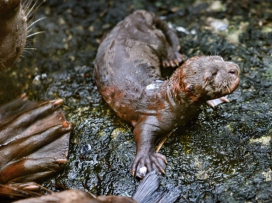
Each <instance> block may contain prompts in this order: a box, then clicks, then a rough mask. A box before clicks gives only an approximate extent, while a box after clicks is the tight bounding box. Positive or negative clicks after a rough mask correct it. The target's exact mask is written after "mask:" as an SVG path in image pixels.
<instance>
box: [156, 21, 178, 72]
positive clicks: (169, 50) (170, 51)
mask: <svg viewBox="0 0 272 203" xmlns="http://www.w3.org/2000/svg"><path fill="white" fill-rule="evenodd" d="M154 23H155V26H156V27H157V28H158V29H159V30H161V31H162V32H163V33H164V35H165V37H166V40H167V43H168V46H167V47H166V53H165V54H164V56H162V58H163V59H162V65H163V67H168V66H171V67H176V66H179V64H180V63H182V61H183V58H182V56H181V54H180V53H179V50H180V44H179V39H178V37H177V35H176V33H175V32H174V30H172V29H171V28H169V26H168V25H167V23H166V22H164V21H162V20H161V19H160V18H159V17H155V18H154Z"/></svg>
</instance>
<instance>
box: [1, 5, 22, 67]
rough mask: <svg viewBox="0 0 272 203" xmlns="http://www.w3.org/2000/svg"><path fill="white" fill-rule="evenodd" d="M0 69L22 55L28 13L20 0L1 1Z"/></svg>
mask: <svg viewBox="0 0 272 203" xmlns="http://www.w3.org/2000/svg"><path fill="white" fill-rule="evenodd" d="M0 27H1V32H0V71H1V70H5V69H7V68H8V67H10V66H12V65H13V63H14V62H15V61H16V60H17V59H18V58H19V56H20V55H21V53H22V51H23V49H24V47H25V44H26V38H27V15H26V13H25V9H23V6H22V4H21V1H20V0H9V1H2V0H1V1H0Z"/></svg>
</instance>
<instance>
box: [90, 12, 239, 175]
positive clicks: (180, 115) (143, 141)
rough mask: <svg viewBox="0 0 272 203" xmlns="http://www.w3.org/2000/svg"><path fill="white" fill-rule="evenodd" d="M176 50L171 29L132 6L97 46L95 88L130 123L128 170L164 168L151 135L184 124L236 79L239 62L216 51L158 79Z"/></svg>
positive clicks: (232, 87) (173, 59)
mask: <svg viewBox="0 0 272 203" xmlns="http://www.w3.org/2000/svg"><path fill="white" fill-rule="evenodd" d="M178 49H179V44H178V39H177V37H176V35H175V34H174V32H173V31H172V30H171V29H170V28H168V27H167V25H166V24H165V23H164V22H162V21H161V20H160V19H159V18H157V17H155V16H154V14H152V13H149V12H147V11H136V12H134V13H133V14H131V15H130V16H128V17H127V18H125V19H124V20H123V21H121V22H120V23H118V24H117V26H116V27H115V28H114V29H113V30H112V31H111V32H110V33H109V34H108V35H107V36H106V38H105V39H104V40H103V42H102V43H101V45H100V47H99V49H98V53H97V56H96V61H95V69H94V76H95V80H96V84H97V86H98V90H99V92H100V93H101V94H102V96H103V98H104V99H105V101H106V102H107V103H108V104H109V105H110V106H111V108H112V109H113V110H114V111H115V112H116V113H117V114H118V115H119V116H120V117H121V118H122V119H124V120H126V121H128V122H130V123H131V124H132V125H133V126H134V136H135V140H136V144H137V155H136V158H135V160H134V162H133V164H132V172H133V173H134V172H135V171H136V168H137V167H143V166H146V167H147V169H148V171H151V170H152V169H156V168H157V169H159V170H160V171H162V172H164V171H163V165H162V164H161V163H160V160H159V159H162V160H164V161H165V162H166V158H165V157H164V156H163V155H161V154H159V153H156V152H155V150H154V147H153V145H154V139H155V137H156V136H158V135H160V134H166V133H169V132H171V131H172V130H173V128H175V127H177V126H180V125H183V124H185V123H186V122H187V121H188V120H189V119H191V118H192V116H193V115H194V114H195V113H196V112H197V110H198V108H199V106H200V105H201V104H203V103H205V102H206V101H207V100H210V99H215V98H219V97H222V96H224V95H227V94H230V93H231V92H232V91H234V90H235V89H236V88H237V86H238V84H239V78H238V75H239V67H238V66H237V65H236V64H234V63H232V62H225V61H224V60H223V59H222V58H221V57H219V56H210V57H207V56H201V57H193V58H191V59H189V60H187V61H186V62H185V63H184V64H183V65H182V66H181V67H179V68H178V69H177V70H176V71H175V72H174V74H173V75H172V77H171V78H170V79H169V80H164V79H163V78H162V77H161V73H160V67H161V66H162V64H165V62H164V61H170V62H169V64H173V63H175V62H176V61H180V58H179V54H177V51H178ZM165 57H166V59H165Z"/></svg>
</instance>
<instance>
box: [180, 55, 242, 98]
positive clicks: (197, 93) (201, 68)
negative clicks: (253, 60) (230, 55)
mask: <svg viewBox="0 0 272 203" xmlns="http://www.w3.org/2000/svg"><path fill="white" fill-rule="evenodd" d="M180 69H181V72H180V77H181V79H180V87H181V89H182V91H183V92H184V93H185V94H186V95H188V96H189V97H190V98H191V99H192V100H193V101H203V102H205V101H207V100H211V99H215V98H219V97H222V96H225V95H228V94H230V93H232V92H233V91H234V90H235V89H236V88H237V87H238V85H239V73H240V69H239V67H238V65H236V64H235V63H233V62H227V61H224V60H223V59H222V57H220V56H200V57H199V56H198V57H193V58H190V59H188V60H187V61H186V62H185V64H183V65H182V66H181V68H180Z"/></svg>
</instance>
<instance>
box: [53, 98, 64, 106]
mask: <svg viewBox="0 0 272 203" xmlns="http://www.w3.org/2000/svg"><path fill="white" fill-rule="evenodd" d="M62 103H63V99H57V100H53V104H54V106H59V105H61V104H62Z"/></svg>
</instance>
